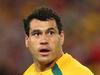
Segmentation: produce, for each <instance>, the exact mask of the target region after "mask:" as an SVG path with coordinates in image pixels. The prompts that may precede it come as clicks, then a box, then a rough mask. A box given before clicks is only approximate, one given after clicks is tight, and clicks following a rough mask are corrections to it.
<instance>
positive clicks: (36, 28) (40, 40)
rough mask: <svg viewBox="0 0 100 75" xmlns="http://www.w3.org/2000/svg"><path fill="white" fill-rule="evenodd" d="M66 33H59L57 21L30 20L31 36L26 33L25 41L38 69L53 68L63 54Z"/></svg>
mask: <svg viewBox="0 0 100 75" xmlns="http://www.w3.org/2000/svg"><path fill="white" fill-rule="evenodd" d="M63 42H64V33H63V31H61V33H60V34H59V32H58V28H57V25H56V21H55V20H54V19H53V20H47V21H41V20H38V19H33V20H32V21H31V22H30V30H29V37H28V36H27V35H26V38H25V43H26V47H27V48H29V50H30V52H31V54H32V56H33V60H34V63H35V66H36V69H37V71H44V70H46V69H49V68H51V67H52V66H53V65H54V64H55V62H56V60H57V59H58V58H60V57H61V56H62V55H63V51H62V45H63Z"/></svg>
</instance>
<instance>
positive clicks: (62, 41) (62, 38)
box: [60, 31, 64, 45]
mask: <svg viewBox="0 0 100 75" xmlns="http://www.w3.org/2000/svg"><path fill="white" fill-rule="evenodd" d="M60 40H61V45H63V43H64V31H61V33H60Z"/></svg>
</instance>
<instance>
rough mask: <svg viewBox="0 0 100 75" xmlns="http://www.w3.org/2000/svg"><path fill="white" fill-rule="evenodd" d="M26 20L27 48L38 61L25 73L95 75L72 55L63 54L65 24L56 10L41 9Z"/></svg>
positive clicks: (27, 74)
mask: <svg viewBox="0 0 100 75" xmlns="http://www.w3.org/2000/svg"><path fill="white" fill-rule="evenodd" d="M23 23H24V28H25V32H26V37H25V43H26V47H27V48H28V49H29V50H30V52H31V54H32V57H33V60H34V63H33V64H32V65H31V66H30V67H29V68H28V69H27V70H26V71H25V73H24V75H93V74H92V72H91V71H90V70H89V69H88V68H86V67H84V66H83V65H81V64H80V63H79V62H78V61H77V60H75V59H74V58H73V57H71V55H69V54H67V53H66V54H64V53H63V51H62V45H63V42H64V32H63V30H62V23H61V20H60V17H59V16H58V15H57V14H56V13H55V12H54V11H53V10H52V9H49V8H46V7H41V8H37V9H35V10H34V11H33V13H32V14H30V15H29V16H28V17H27V18H26V19H24V20H23Z"/></svg>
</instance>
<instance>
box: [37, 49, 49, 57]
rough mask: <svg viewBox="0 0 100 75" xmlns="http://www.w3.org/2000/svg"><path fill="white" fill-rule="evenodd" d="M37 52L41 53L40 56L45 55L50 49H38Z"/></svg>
mask: <svg viewBox="0 0 100 75" xmlns="http://www.w3.org/2000/svg"><path fill="white" fill-rule="evenodd" d="M39 53H40V55H42V56H47V55H49V53H50V50H49V49H40V50H39Z"/></svg>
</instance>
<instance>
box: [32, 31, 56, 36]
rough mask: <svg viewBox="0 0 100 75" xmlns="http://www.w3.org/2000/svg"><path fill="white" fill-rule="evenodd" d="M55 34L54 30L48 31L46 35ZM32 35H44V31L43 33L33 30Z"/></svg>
mask: <svg viewBox="0 0 100 75" xmlns="http://www.w3.org/2000/svg"><path fill="white" fill-rule="evenodd" d="M54 34H55V32H54V31H47V32H46V33H45V35H48V36H52V35H54ZM31 35H32V36H35V37H38V36H40V35H43V33H42V32H33V33H32V34H31Z"/></svg>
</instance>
